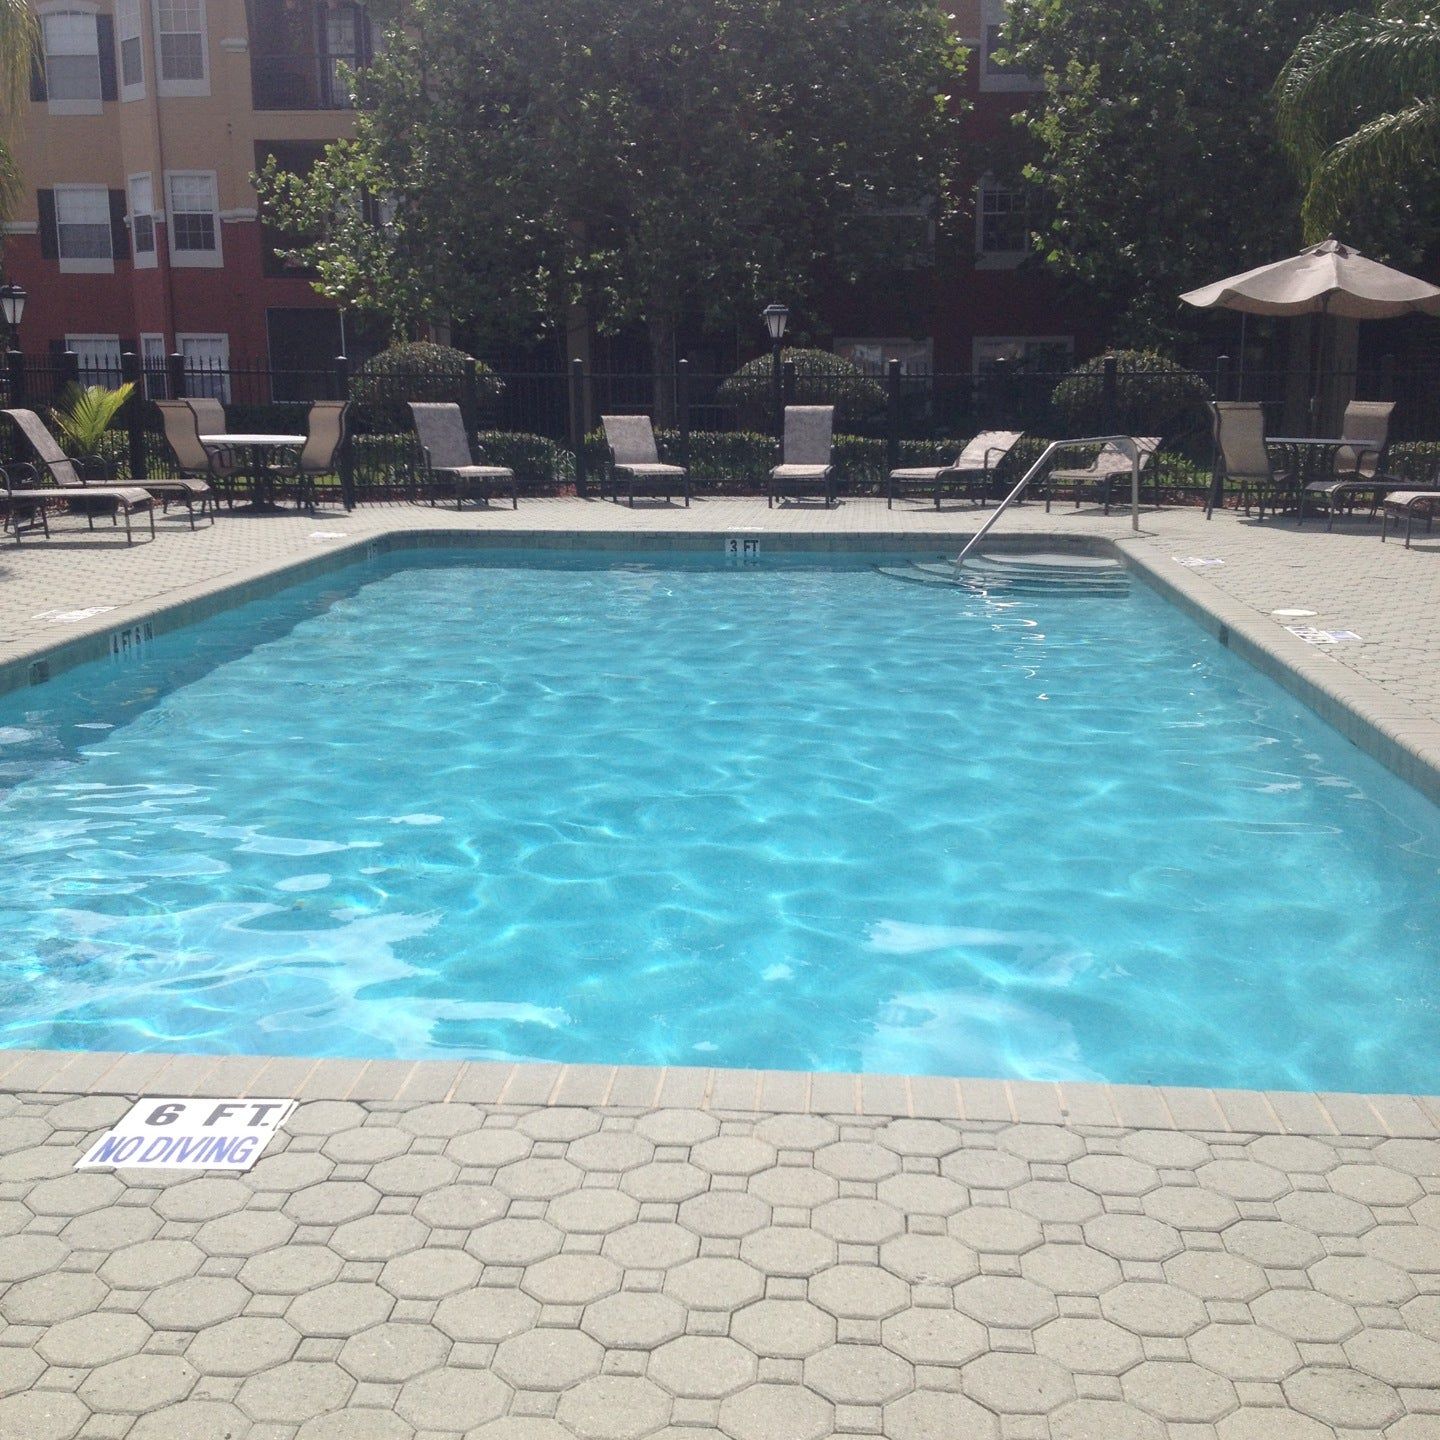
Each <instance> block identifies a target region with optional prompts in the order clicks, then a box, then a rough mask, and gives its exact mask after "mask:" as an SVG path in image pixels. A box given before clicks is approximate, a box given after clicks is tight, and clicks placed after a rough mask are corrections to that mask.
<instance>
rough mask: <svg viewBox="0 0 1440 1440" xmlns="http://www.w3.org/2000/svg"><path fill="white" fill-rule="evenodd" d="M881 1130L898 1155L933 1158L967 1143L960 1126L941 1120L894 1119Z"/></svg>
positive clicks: (938, 1157)
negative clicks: (943, 1123)
mask: <svg viewBox="0 0 1440 1440" xmlns="http://www.w3.org/2000/svg"><path fill="white" fill-rule="evenodd" d="M880 1134H881V1138H882V1139H883V1140H884V1142H885V1145H886V1147H887V1148H888V1149H890V1150H893V1151H895V1153H896V1154H897V1155H924V1156H928V1157H929V1158H931V1159H934V1160H938V1159H940V1158H941V1157H942V1156H944V1155H948V1154H950V1152H951V1151H952V1150H958V1149H959V1148H960V1146H961V1145H962V1144H963V1143H964V1135H963V1134H962V1132H961V1131H960V1130H959V1129H958V1128H957V1127H955V1126H953V1125H942V1124H941V1123H940V1121H938V1120H892V1121H891V1122H890V1123H889V1124H888V1125H887V1126H886V1127H885V1128H884V1129H883V1130H882V1131H881V1132H880ZM820 1143H823V1142H820ZM1002 1143H1003V1141H1002Z"/></svg>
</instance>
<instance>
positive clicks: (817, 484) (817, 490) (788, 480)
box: [765, 405, 835, 507]
mask: <svg viewBox="0 0 1440 1440" xmlns="http://www.w3.org/2000/svg"><path fill="white" fill-rule="evenodd" d="M834 428H835V407H834V406H833V405H787V406H786V407H785V433H784V437H783V439H782V441H781V451H780V464H778V465H777V466H776V467H775V468H774V469H773V470H772V471H771V472H770V484H769V487H768V489H767V490H766V496H765V503H766V505H767V506H773V505H774V504H775V501H776V499H777V497H778V498H784V497H785V496H786V495H789V496H792V497H793V498H794V499H796V500H799V499H800V498H802V497H803V496H806V495H814V496H817V497H823V498H824V500H825V504H826V506H827V507H828V506H830V505H833V504H834V503H835V466H834V464H833V463H832V457H831V435H832V433H833V431H834Z"/></svg>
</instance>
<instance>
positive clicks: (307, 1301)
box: [285, 1280, 395, 1339]
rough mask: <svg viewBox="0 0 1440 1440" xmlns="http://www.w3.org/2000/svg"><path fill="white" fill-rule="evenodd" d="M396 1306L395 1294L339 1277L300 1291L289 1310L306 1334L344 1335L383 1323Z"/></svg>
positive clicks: (294, 1324) (299, 1327) (300, 1330)
mask: <svg viewBox="0 0 1440 1440" xmlns="http://www.w3.org/2000/svg"><path fill="white" fill-rule="evenodd" d="M394 1308H395V1297H394V1296H393V1295H392V1294H391V1293H390V1292H389V1291H388V1290H382V1289H381V1288H380V1287H379V1286H378V1285H372V1284H370V1283H368V1282H367V1281H361V1280H337V1281H335V1282H334V1283H333V1284H330V1285H322V1286H320V1288H319V1289H318V1290H308V1291H306V1292H305V1293H304V1294H302V1295H297V1296H296V1297H295V1299H294V1300H292V1301H291V1302H290V1305H289V1308H288V1309H287V1310H286V1311H285V1316H286V1318H287V1319H288V1320H289V1321H290V1324H291V1325H292V1326H294V1328H295V1329H296V1330H298V1331H299V1332H300V1334H302V1335H317V1336H323V1337H328V1338H333V1339H340V1338H342V1337H347V1336H350V1335H357V1334H359V1333H360V1332H361V1331H362V1330H369V1329H370V1328H371V1327H372V1326H375V1325H378V1324H380V1322H381V1321H383V1320H385V1319H386V1318H387V1317H388V1316H389V1314H390V1312H391V1311H392V1310H393V1309H394Z"/></svg>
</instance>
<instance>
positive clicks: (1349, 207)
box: [1275, 0, 1440, 248]
mask: <svg viewBox="0 0 1440 1440" xmlns="http://www.w3.org/2000/svg"><path fill="white" fill-rule="evenodd" d="M1275 102H1276V106H1275V108H1276V119H1277V122H1278V126H1279V132H1280V138H1281V140H1282V141H1283V142H1284V144H1285V146H1286V148H1287V149H1288V150H1289V152H1290V154H1291V156H1292V157H1293V158H1294V160H1295V162H1296V164H1297V165H1298V167H1299V169H1300V173H1301V176H1302V178H1303V181H1304V185H1305V197H1304V205H1303V209H1302V216H1303V220H1304V225H1305V235H1306V238H1307V239H1309V240H1321V239H1323V238H1324V237H1325V236H1326V235H1327V234H1330V233H1331V232H1333V231H1336V230H1339V229H1341V228H1342V227H1343V228H1345V230H1346V232H1347V233H1348V234H1354V231H1355V229H1356V227H1357V224H1364V223H1365V221H1364V217H1366V216H1367V215H1368V214H1370V213H1371V212H1372V211H1373V210H1374V208H1375V206H1376V202H1377V201H1379V202H1381V203H1382V204H1383V205H1384V206H1385V207H1387V208H1388V209H1390V210H1391V211H1392V212H1393V210H1394V208H1395V207H1397V206H1401V207H1403V206H1408V205H1410V204H1412V203H1413V202H1414V200H1415V199H1416V197H1421V196H1431V195H1433V194H1434V190H1435V184H1436V179H1437V176H1440V8H1437V6H1436V5H1434V4H1420V3H1415V0H1384V3H1382V4H1381V5H1380V7H1379V9H1378V11H1376V12H1375V13H1373V14H1370V13H1366V12H1365V11H1360V10H1354V11H1351V12H1349V13H1348V14H1345V15H1339V16H1336V17H1334V18H1333V19H1329V20H1326V21H1323V22H1322V23H1321V24H1320V25H1318V26H1317V27H1316V28H1315V29H1314V30H1312V31H1311V32H1310V34H1308V35H1307V36H1305V38H1304V39H1303V40H1301V42H1300V43H1299V45H1298V46H1296V49H1295V53H1294V54H1293V55H1292V56H1291V57H1290V59H1289V60H1288V61H1287V62H1286V64H1285V68H1284V69H1283V70H1282V71H1281V72H1280V78H1279V80H1278V82H1277V83H1276V86H1275ZM1427 228H1429V227H1427ZM1430 238H1432V239H1433V231H1432V232H1431V236H1430ZM1387 248H1388V247H1387Z"/></svg>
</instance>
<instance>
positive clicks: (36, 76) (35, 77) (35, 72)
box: [30, 45, 46, 100]
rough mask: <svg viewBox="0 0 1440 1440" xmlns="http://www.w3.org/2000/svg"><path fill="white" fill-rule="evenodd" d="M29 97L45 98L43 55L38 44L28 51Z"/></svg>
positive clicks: (35, 98)
mask: <svg viewBox="0 0 1440 1440" xmlns="http://www.w3.org/2000/svg"><path fill="white" fill-rule="evenodd" d="M30 98H31V99H32V100H44V99H45V98H46V90H45V57H44V55H42V54H41V53H40V47H39V46H38V45H37V46H36V47H35V48H34V50H32V51H31V52H30Z"/></svg>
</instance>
